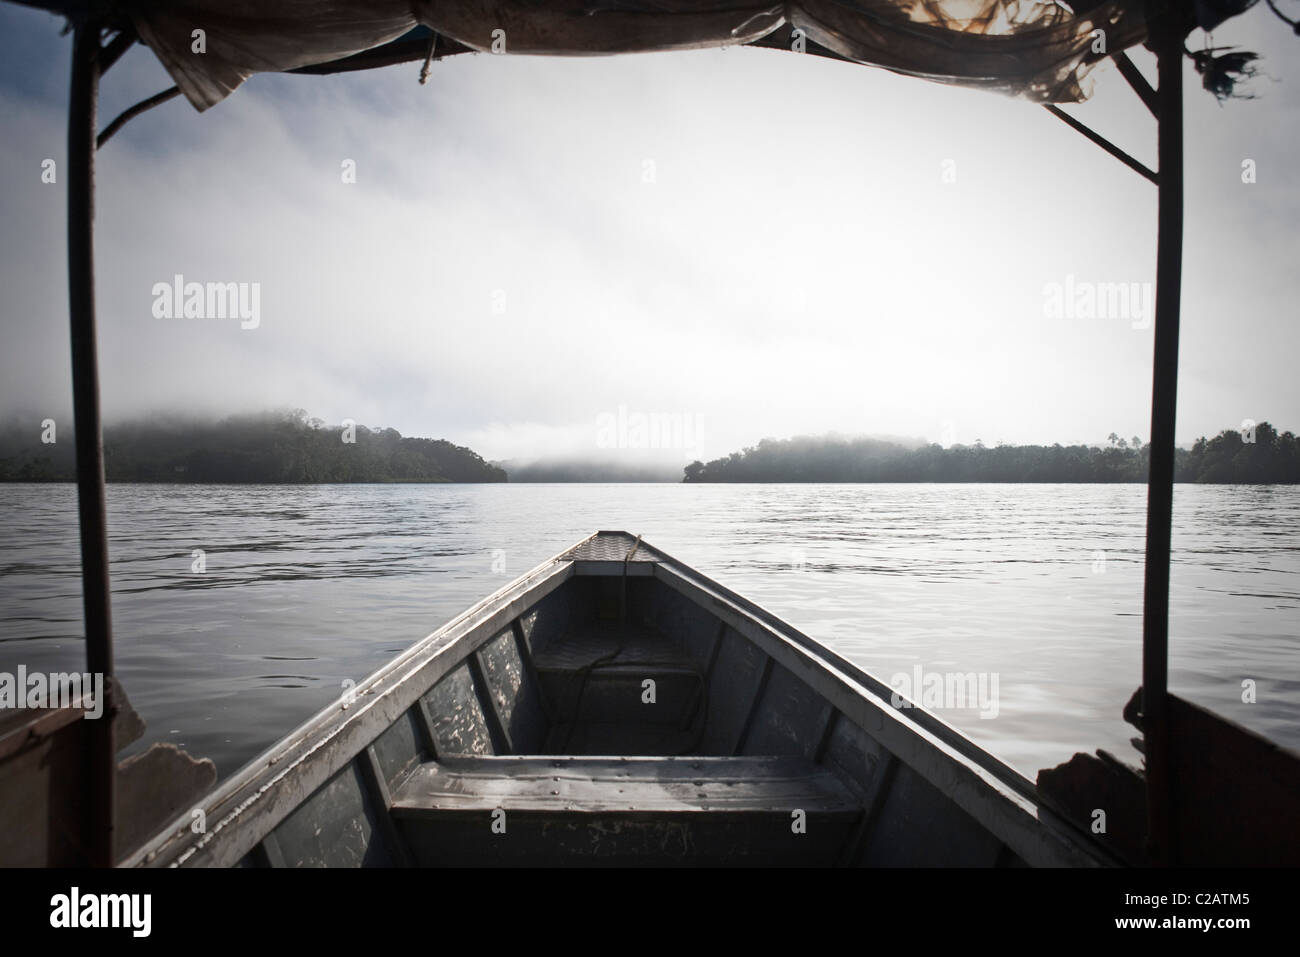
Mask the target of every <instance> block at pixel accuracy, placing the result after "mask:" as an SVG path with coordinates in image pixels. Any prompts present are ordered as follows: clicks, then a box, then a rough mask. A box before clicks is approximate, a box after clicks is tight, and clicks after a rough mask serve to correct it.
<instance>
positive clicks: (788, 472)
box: [683, 422, 1300, 485]
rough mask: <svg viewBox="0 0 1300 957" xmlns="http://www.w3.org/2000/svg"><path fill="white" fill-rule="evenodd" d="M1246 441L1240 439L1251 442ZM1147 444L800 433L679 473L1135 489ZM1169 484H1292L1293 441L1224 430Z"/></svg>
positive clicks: (1297, 467) (1195, 449) (1297, 460)
mask: <svg viewBox="0 0 1300 957" xmlns="http://www.w3.org/2000/svg"><path fill="white" fill-rule="evenodd" d="M1252 438H1253V440H1254V441H1250V439H1252ZM1149 454H1150V446H1149V445H1143V444H1142V442H1141V441H1140V440H1139V439H1137V438H1134V439H1132V440H1131V441H1130V440H1127V439H1122V438H1120V437H1119V436H1118V435H1116V434H1115V433H1113V432H1112V433H1111V435H1110V437H1109V440H1108V444H1107V445H1106V447H1104V448H1098V447H1095V446H1088V445H1068V446H1063V445H1050V446H1049V445H996V446H992V447H985V446H984V444H983V443H982V442H979V441H976V443H975V444H974V445H954V446H952V447H950V448H946V449H945V448H943V447H941V446H939V445H922V446H920V447H910V446H907V445H903V444H899V443H894V442H888V441H884V440H881V439H849V438H840V437H835V436H821V437H814V436H801V437H798V438H793V439H782V440H777V439H764V440H763V441H761V442H759V443H758V445H756V446H753V447H750V448H747V449H744V450H743V451H740V452H733V453H731V454H730V455H728V456H727V457H725V458H720V459H714V460H713V461H712V462H708V463H704V462H698V461H697V462H692V463H691V464H690V465H688V466H686V469H685V472H686V474H685V478H684V479H683V481H685V482H1145V481H1146V480H1147V468H1148V464H1149ZM1174 468H1175V472H1174V477H1175V481H1178V482H1203V483H1221V484H1261V485H1262V484H1296V483H1297V482H1300V443H1298V442H1297V440H1296V437H1295V436H1294V435H1293V434H1292V433H1290V432H1283V433H1281V434H1279V433H1278V431H1277V429H1275V428H1274V427H1273V426H1271V425H1269V424H1268V423H1267V422H1263V423H1260V424H1259V425H1258V426H1256V427H1255V429H1254V434H1253V435H1251V434H1250V433H1249V432H1244V433H1243V432H1242V431H1239V430H1225V431H1223V432H1220V433H1219V434H1218V435H1216V436H1215V437H1214V438H1212V439H1206V438H1204V437H1202V438H1200V439H1197V441H1196V443H1195V444H1194V445H1193V446H1192V448H1191V449H1190V450H1189V449H1177V450H1176V452H1175V466H1174Z"/></svg>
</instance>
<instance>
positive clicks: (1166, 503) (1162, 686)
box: [1142, 4, 1184, 864]
mask: <svg viewBox="0 0 1300 957" xmlns="http://www.w3.org/2000/svg"><path fill="white" fill-rule="evenodd" d="M1178 11H1179V5H1178V4H1174V5H1171V9H1169V10H1167V11H1166V12H1165V13H1164V15H1162V16H1161V17H1160V18H1159V19H1158V20H1157V21H1156V22H1154V23H1152V31H1151V44H1150V45H1151V48H1152V49H1153V50H1154V52H1155V54H1156V64H1157V68H1158V71H1159V89H1158V90H1157V94H1156V105H1157V108H1158V114H1157V119H1158V121H1159V144H1158V147H1157V152H1158V156H1159V170H1160V173H1159V175H1160V179H1159V188H1160V199H1159V211H1158V214H1157V217H1158V218H1157V223H1158V226H1157V238H1156V242H1157V251H1156V315H1155V342H1154V346H1153V352H1154V357H1153V363H1152V366H1153V368H1152V376H1151V445H1150V467H1149V468H1150V471H1149V473H1148V478H1147V549H1146V585H1145V594H1144V599H1143V614H1142V732H1143V738H1144V745H1145V752H1146V778H1147V849H1148V852H1149V853H1150V855H1151V859H1152V861H1153V863H1155V864H1170V863H1174V862H1175V861H1176V849H1175V848H1174V847H1173V846H1172V844H1171V828H1170V797H1171V788H1170V768H1169V726H1168V708H1167V694H1168V678H1169V561H1170V525H1171V522H1172V520H1173V498H1174V423H1175V419H1176V411H1177V408H1176V407H1177V402H1178V324H1179V309H1180V306H1181V298H1182V254H1183V248H1182V247H1183V242H1182V233H1183V37H1184V31H1183V30H1182V23H1181V18H1180V17H1179V16H1178V15H1177V13H1178Z"/></svg>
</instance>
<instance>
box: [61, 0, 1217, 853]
mask: <svg viewBox="0 0 1300 957" xmlns="http://www.w3.org/2000/svg"><path fill="white" fill-rule="evenodd" d="M1160 6H1161V7H1162V10H1161V12H1160V13H1159V15H1157V16H1153V17H1152V19H1151V20H1150V23H1149V39H1148V43H1147V45H1148V47H1149V48H1151V49H1152V50H1153V51H1154V53H1155V55H1156V61H1157V70H1158V86H1157V88H1155V89H1154V90H1153V89H1152V88H1151V87H1150V84H1149V83H1147V81H1146V79H1145V78H1144V77H1143V76H1142V74H1141V73H1140V71H1138V69H1137V67H1136V66H1134V65H1133V63H1132V62H1131V61H1130V60H1129V59H1128V57H1127V56H1126V55H1124V54H1123V53H1122V52H1121V53H1119V54H1118V55H1117V56H1116V57H1115V59H1116V60H1117V62H1118V64H1119V69H1120V72H1121V74H1122V75H1123V76H1124V78H1125V80H1126V81H1127V82H1128V83H1129V85H1130V86H1132V87H1133V89H1134V91H1135V92H1136V93H1137V95H1138V96H1139V97H1140V98H1141V99H1142V101H1143V103H1144V104H1145V105H1146V106H1147V107H1148V109H1150V110H1151V112H1152V113H1153V115H1154V116H1155V119H1156V123H1157V129H1158V149H1157V152H1158V169H1157V170H1156V171H1152V170H1150V169H1148V168H1147V167H1146V166H1144V165H1143V164H1141V163H1140V162H1139V161H1137V160H1135V159H1133V158H1132V157H1131V156H1129V155H1128V154H1127V153H1124V152H1123V151H1122V150H1120V149H1119V148H1118V147H1115V146H1114V145H1113V144H1110V143H1109V142H1108V141H1107V140H1105V139H1104V138H1103V137H1101V136H1100V135H1099V134H1097V133H1095V132H1093V131H1092V130H1090V129H1089V128H1088V127H1086V126H1084V125H1083V124H1082V123H1079V122H1078V121H1077V120H1075V119H1074V118H1073V117H1069V116H1068V115H1067V114H1064V113H1063V112H1062V111H1060V110H1059V109H1057V108H1055V107H1053V106H1051V105H1048V109H1049V110H1051V111H1052V112H1053V113H1054V115H1057V116H1058V117H1059V118H1061V119H1063V120H1064V121H1065V122H1067V123H1068V124H1069V125H1070V126H1071V127H1073V128H1075V129H1076V130H1078V131H1079V132H1081V133H1083V134H1084V135H1085V136H1087V137H1088V138H1089V139H1090V140H1092V141H1093V142H1094V143H1097V144H1098V145H1099V146H1101V147H1102V148H1103V149H1106V150H1107V152H1109V153H1111V155H1113V156H1116V157H1117V158H1119V159H1120V160H1121V161H1122V162H1125V163H1126V165H1128V166H1130V168H1132V169H1134V170H1135V171H1137V172H1138V173H1139V174H1141V175H1143V176H1145V177H1146V178H1147V179H1149V180H1151V181H1152V182H1155V183H1156V185H1157V187H1158V191H1159V198H1158V212H1157V254H1156V302H1155V321H1154V343H1153V363H1152V364H1153V374H1152V405H1151V440H1150V445H1149V450H1150V471H1149V473H1148V481H1147V490H1148V491H1147V528H1146V567H1145V581H1144V600H1143V630H1142V631H1143V646H1142V650H1143V654H1142V693H1143V733H1144V737H1145V741H1144V750H1145V756H1146V764H1147V772H1146V787H1147V814H1148V851H1149V853H1150V857H1151V860H1152V862H1153V863H1156V864H1162V863H1167V862H1170V861H1171V860H1174V859H1176V854H1175V849H1174V848H1172V847H1171V846H1170V826H1169V820H1170V790H1169V788H1170V780H1169V760H1168V753H1169V750H1168V720H1167V696H1168V637H1169V635H1168V632H1169V563H1170V542H1171V522H1172V504H1173V484H1174V455H1175V446H1174V427H1175V421H1176V407H1177V388H1178V340H1179V325H1180V306H1181V280H1182V227H1183V117H1182V111H1183V82H1182V71H1183V54H1184V50H1183V43H1184V40H1185V38H1186V36H1187V34H1188V33H1190V31H1191V29H1192V26H1193V21H1192V20H1191V19H1190V16H1189V11H1188V9H1187V7H1185V6H1183V5H1182V4H1181V3H1179V2H1176V0H1175V2H1172V3H1167V4H1160ZM106 26H107V24H105V23H103V22H100V21H97V20H93V19H82V20H81V21H80V22H79V23H78V24H77V25H76V27H75V32H74V41H73V51H72V75H71V92H70V98H69V106H68V127H67V131H68V133H67V135H68V167H69V168H68V175H67V190H68V193H67V195H68V223H67V226H68V237H67V238H68V294H69V323H70V331H71V341H72V387H73V408H74V424H75V431H76V460H77V467H76V474H77V501H78V513H79V522H80V538H81V574H82V588H83V606H84V613H85V618H86V622H85V624H86V661H87V668H88V670H89V671H90V672H91V673H101V674H103V675H104V679H105V680H104V689H105V694H106V696H107V698H108V700H107V701H106V707H105V712H104V719H103V720H99V721H96V722H94V731H93V732H92V733H91V734H90V735H88V736H87V742H88V743H87V754H86V763H87V767H88V768H89V769H90V774H91V777H90V781H91V794H90V798H91V800H90V801H89V802H86V804H85V806H84V809H83V811H84V813H83V815H82V822H81V823H82V827H83V833H82V846H83V847H84V849H85V853H86V859H87V862H88V863H90V864H91V865H93V866H100V867H111V866H113V864H114V863H115V859H116V858H115V848H114V827H115V819H116V742H115V734H114V720H113V718H114V715H115V713H116V712H115V706H114V702H113V696H112V691H111V689H112V686H113V683H112V682H111V681H110V680H109V679H110V678H111V677H112V675H113V636H112V607H111V596H110V577H109V558H108V536H107V529H108V525H107V511H106V505H105V474H104V450H103V437H102V416H101V409H100V401H99V369H98V356H97V341H98V334H97V328H96V315H95V287H94V279H95V275H94V194H95V152H96V150H97V148H98V147H99V146H102V145H103V143H105V142H106V141H107V140H108V139H109V138H110V137H111V136H112V135H113V134H114V133H116V132H117V131H118V130H119V129H121V127H122V126H123V125H125V124H126V123H127V122H128V121H129V120H130V119H132V118H133V117H134V116H137V115H139V114H140V113H143V112H144V111H145V110H148V109H150V108H152V107H153V106H156V105H159V104H160V103H163V102H166V101H167V100H169V99H171V98H172V97H173V96H175V95H176V92H177V91H176V90H175V88H173V89H172V90H167V91H163V92H162V93H160V94H157V95H155V96H153V97H150V98H149V99H147V100H144V101H142V102H141V103H139V104H136V106H134V107H131V108H130V109H128V110H126V111H125V112H124V113H123V114H122V115H120V116H119V117H117V119H115V120H114V121H113V122H112V123H111V124H110V125H109V126H108V127H107V128H105V130H104V131H103V133H98V134H97V132H96V130H97V123H98V93H99V82H100V79H101V77H102V75H103V73H105V72H106V71H107V70H108V69H109V68H110V67H111V66H112V65H113V63H114V62H116V61H117V59H118V58H120V56H121V55H122V54H123V53H124V52H125V51H126V50H127V49H128V48H129V47H130V46H131V45H132V44H133V43H134V42H135V40H136V36H135V33H134V30H133V29H131V28H130V27H123V28H121V29H119V31H118V33H117V34H116V36H115V37H114V39H113V40H112V41H110V42H109V44H108V45H107V46H103V45H101V42H100V36H101V34H102V32H103V31H104V29H105V28H106ZM418 32H419V31H412V32H411V34H408V35H406V36H404V37H401V38H398V39H397V40H394V41H391V42H390V43H386V44H383V45H381V46H379V47H376V48H374V49H372V50H367V51H364V52H362V53H358V54H354V55H352V56H349V57H345V58H342V59H340V60H336V61H333V62H331V63H324V64H319V65H315V66H310V67H303V68H300V69H297V70H294V71H291V72H296V73H305V74H326V73H336V72H348V71H353V70H366V69H373V68H376V67H381V66H389V65H392V64H395V63H400V62H406V61H410V60H420V59H425V58H429V57H432V58H433V59H442V58H444V57H446V56H451V55H455V54H457V53H464V52H472V51H471V50H470V48H468V47H465V46H463V45H461V44H458V43H456V42H455V41H452V40H450V39H448V38H446V37H439V38H438V44H437V51H436V54H435V53H433V51H432V49H431V46H430V42H429V39H428V36H427V35H424V36H419V37H418V38H417V37H414V36H412V34H415V33H418ZM749 45H752V46H766V47H780V48H784V47H781V40H780V39H779V38H776V37H774V36H772V35H769V36H766V37H764V38H763V39H762V40H759V41H756V42H755V43H753V44H749ZM806 52H809V53H813V54H814V55H819V56H828V57H832V58H835V59H845V58H844V57H841V56H839V55H838V54H836V53H833V52H832V51H830V50H826V49H824V48H821V47H819V46H818V45H817V44H815V43H812V42H811V41H809V42H808V43H807V47H806Z"/></svg>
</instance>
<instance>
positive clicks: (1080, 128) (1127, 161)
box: [1043, 103, 1160, 185]
mask: <svg viewBox="0 0 1300 957" xmlns="http://www.w3.org/2000/svg"><path fill="white" fill-rule="evenodd" d="M1043 109H1045V110H1047V112H1048V113H1051V114H1052V115H1053V116H1055V117H1056V118H1057V119H1058V120H1061V121H1062V122H1064V123H1065V125H1066V126H1068V127H1070V128H1071V129H1073V130H1075V131H1076V132H1079V133H1082V134H1083V135H1084V136H1086V137H1088V139H1090V140H1092V141H1093V142H1094V143H1096V144H1097V145H1098V146H1100V147H1101V148H1102V149H1104V150H1105V151H1106V152H1107V153H1109V154H1110V155H1111V156H1113V157H1115V158H1116V159H1117V160H1119V161H1120V162H1121V163H1123V164H1124V165H1125V166H1127V167H1128V168H1129V169H1131V170H1136V171H1137V172H1139V173H1141V174H1142V175H1143V176H1145V177H1146V178H1147V179H1149V180H1151V182H1153V183H1155V184H1156V185H1159V184H1160V177H1159V176H1158V175H1157V174H1156V173H1155V171H1154V170H1151V169H1148V168H1147V167H1146V166H1144V165H1143V164H1142V163H1141V162H1139V161H1138V160H1136V159H1134V158H1133V157H1132V156H1130V155H1129V154H1128V153H1125V152H1124V151H1123V150H1122V149H1120V148H1119V147H1118V146H1116V145H1115V144H1114V143H1112V142H1111V141H1110V140H1108V139H1106V137H1104V136H1102V135H1101V134H1100V133H1098V132H1097V131H1096V130H1094V129H1092V127H1090V126H1085V125H1084V124H1083V123H1080V122H1079V121H1078V120H1076V119H1075V118H1074V117H1073V116H1071V115H1070V114H1069V113H1066V112H1065V111H1064V110H1063V109H1061V108H1060V107H1059V106H1056V105H1055V104H1052V103H1044V104H1043Z"/></svg>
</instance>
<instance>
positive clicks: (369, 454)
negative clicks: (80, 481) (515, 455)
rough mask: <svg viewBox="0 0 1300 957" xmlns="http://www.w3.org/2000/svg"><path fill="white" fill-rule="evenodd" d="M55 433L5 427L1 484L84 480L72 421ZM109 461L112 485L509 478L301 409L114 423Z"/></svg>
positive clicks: (442, 451)
mask: <svg viewBox="0 0 1300 957" xmlns="http://www.w3.org/2000/svg"><path fill="white" fill-rule="evenodd" d="M48 432H49V429H48V428H42V427H40V423H39V422H36V423H10V424H9V425H8V426H7V427H5V428H4V429H3V431H2V432H0V442H2V445H0V481H9V482H67V481H72V480H73V479H74V478H75V477H76V458H75V450H74V442H73V435H72V430H71V428H66V430H65V429H64V428H59V429H58V431H57V432H55V433H54V435H53V438H54V441H53V442H52V443H51V442H49V441H48V439H49V438H50V436H49V435H48ZM43 435H44V436H45V438H46V441H44V442H43V441H42V437H43ZM104 468H105V472H106V474H107V478H108V481H110V482H229V483H266V484H279V483H285V484H290V483H318V482H504V481H506V473H505V471H504V470H503V469H501V468H498V467H497V466H495V465H491V464H489V463H487V462H485V461H483V459H482V458H481V457H480V456H479V455H478V454H477V453H476V452H474V451H473V450H471V449H467V448H463V447H462V446H458V445H453V444H452V443H451V442H448V441H446V440H444V439H420V438H406V437H404V436H402V435H401V434H400V433H399V432H397V431H396V430H395V429H370V428H367V427H365V426H364V425H357V426H354V427H353V428H352V429H350V430H349V429H345V428H344V427H343V426H330V425H326V424H325V423H323V422H322V421H321V420H320V419H308V418H307V413H306V412H304V411H302V410H301V409H295V410H293V411H292V412H268V413H263V414H259V415H244V416H232V417H230V418H226V419H222V420H220V421H214V420H207V421H204V420H197V419H180V418H171V419H167V418H160V419H157V420H141V421H136V422H130V423H124V424H121V425H115V426H108V427H107V428H105V430H104Z"/></svg>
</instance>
